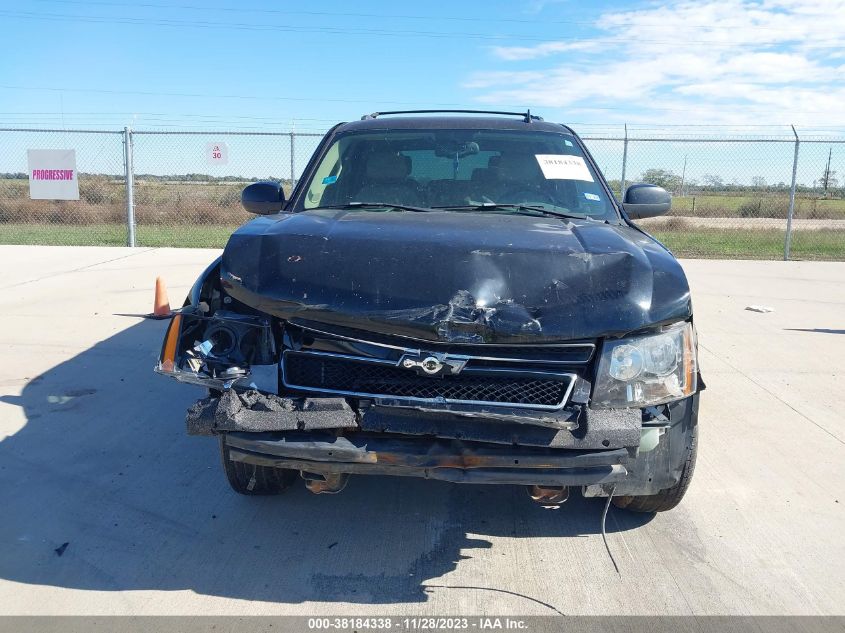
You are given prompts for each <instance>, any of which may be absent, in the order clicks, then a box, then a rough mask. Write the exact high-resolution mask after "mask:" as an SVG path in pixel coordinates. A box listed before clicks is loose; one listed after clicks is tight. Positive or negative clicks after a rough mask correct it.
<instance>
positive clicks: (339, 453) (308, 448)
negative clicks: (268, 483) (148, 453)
mask: <svg viewBox="0 0 845 633" xmlns="http://www.w3.org/2000/svg"><path fill="white" fill-rule="evenodd" d="M225 441H226V445H227V447H228V453H229V459H231V460H233V461H239V462H244V463H247V464H255V465H258V466H271V467H274V468H287V469H292V470H298V471H300V472H304V473H310V474H317V475H321V476H323V477H325V478H327V479H328V478H329V477H330V476H332V475H337V474H357V475H396V476H403V477H422V478H425V479H438V480H441V481H449V482H453V483H474V484H524V485H539V486H584V485H588V484H610V483H616V482H619V481H622V480H623V479H625V477H626V475H627V472H628V471H627V469H626V468H625V466H624V462H625V461H627V460H628V458H629V452H628V451H627V450H626V449H621V448H620V449H616V450H607V451H572V450H560V449H541V448H527V447H509V446H501V445H495V444H486V443H481V442H464V441H461V440H443V439H430V438H392V437H387V436H384V435H381V436H379V435H371V434H356V435H348V436H340V437H338V436H332V435H330V434H326V433H287V434H274V433H228V434H227V436H226V439H225Z"/></svg>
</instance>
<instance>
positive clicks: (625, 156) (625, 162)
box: [619, 123, 628, 202]
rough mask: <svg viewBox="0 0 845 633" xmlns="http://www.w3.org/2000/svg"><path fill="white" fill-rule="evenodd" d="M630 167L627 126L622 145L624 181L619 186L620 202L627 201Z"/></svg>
mask: <svg viewBox="0 0 845 633" xmlns="http://www.w3.org/2000/svg"><path fill="white" fill-rule="evenodd" d="M627 167H628V124H627V123H626V124H625V141H624V143H623V145H622V180H621V182H620V184H619V201H620V202H622V201H624V200H625V170H626V168H627Z"/></svg>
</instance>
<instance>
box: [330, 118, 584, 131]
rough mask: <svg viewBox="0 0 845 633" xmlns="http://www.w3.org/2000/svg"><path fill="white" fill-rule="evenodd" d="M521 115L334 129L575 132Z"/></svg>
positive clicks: (372, 122)
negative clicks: (521, 116) (527, 119)
mask: <svg viewBox="0 0 845 633" xmlns="http://www.w3.org/2000/svg"><path fill="white" fill-rule="evenodd" d="M526 118H527V117H525V118H520V117H519V116H495V117H493V116H475V115H469V116H461V115H436V116H431V115H428V116H419V115H417V116H415V115H403V116H385V117H381V116H371V117H366V118H363V119H361V120H360V121H352V122H350V123H342V124H340V126H338V128H337V129H336V130H335V132H352V131H356V132H357V131H363V130H389V129H400V130H428V129H434V130H438V129H440V130H449V129H458V130H460V129H469V130H490V129H494V130H524V131H526V132H529V131H530V132H557V133H560V132H568V133H570V134H572V133H573V132H572V130H571V129H570V128H568V127H567V126H565V125H562V124H560V123H551V122H547V121H543V120H538V119H533V118H532V119H530V120H529V121H526Z"/></svg>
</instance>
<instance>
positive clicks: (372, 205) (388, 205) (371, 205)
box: [317, 202, 431, 211]
mask: <svg viewBox="0 0 845 633" xmlns="http://www.w3.org/2000/svg"><path fill="white" fill-rule="evenodd" d="M317 208H318V209H399V210H400V211H431V209H430V208H428V207H414V206H411V205H409V204H394V203H392V202H347V203H346V204H327V205H325V206H321V207H317Z"/></svg>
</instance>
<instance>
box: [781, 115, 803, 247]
mask: <svg viewBox="0 0 845 633" xmlns="http://www.w3.org/2000/svg"><path fill="white" fill-rule="evenodd" d="M792 133H793V134H794V135H795V155H794V156H793V158H792V187H791V188H790V190H789V213H787V215H786V240H785V241H784V244H783V261H785V262H786V261H789V249H790V248H791V247H792V216H793V215H794V214H795V180H796V177H797V175H798V146H799V145H800V144H801V141H800V140H799V138H798V132H796V131H795V126H794V125H793V126H792Z"/></svg>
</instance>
